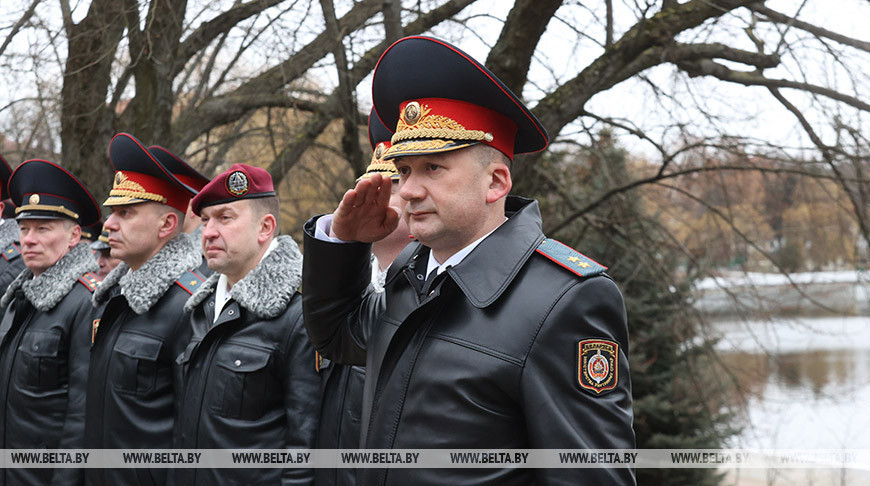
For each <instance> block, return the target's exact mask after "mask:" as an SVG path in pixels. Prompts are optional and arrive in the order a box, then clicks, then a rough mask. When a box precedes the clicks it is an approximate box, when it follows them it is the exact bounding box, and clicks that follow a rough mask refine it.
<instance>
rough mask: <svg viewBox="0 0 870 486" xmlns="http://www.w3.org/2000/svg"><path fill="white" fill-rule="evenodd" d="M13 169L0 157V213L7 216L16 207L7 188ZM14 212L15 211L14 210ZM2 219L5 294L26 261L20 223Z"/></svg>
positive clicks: (0, 261) (0, 274)
mask: <svg viewBox="0 0 870 486" xmlns="http://www.w3.org/2000/svg"><path fill="white" fill-rule="evenodd" d="M11 176H12V169H11V168H10V167H9V164H8V163H6V159H4V158H3V156H2V155H0V199H2V200H0V213H3V214H6V213H7V210H8V209H10V208H12V206H15V204H14V203H13V202H12V200H11V199H8V198H9V192H8V191H7V190H6V186H7V184H8V183H9V177H11ZM13 211H14V209H13ZM5 218H6V217H5V216H4V217H3V218H0V256H2V257H3V258H0V292H5V291H6V287H8V286H9V284H10V283H12V280H14V279H15V277H17V276H18V274H20V273H21V271H22V270H24V260H22V259H21V248H20V247H19V246H18V235H19V232H18V223H16V222H15V221H12V220H9V219H5Z"/></svg>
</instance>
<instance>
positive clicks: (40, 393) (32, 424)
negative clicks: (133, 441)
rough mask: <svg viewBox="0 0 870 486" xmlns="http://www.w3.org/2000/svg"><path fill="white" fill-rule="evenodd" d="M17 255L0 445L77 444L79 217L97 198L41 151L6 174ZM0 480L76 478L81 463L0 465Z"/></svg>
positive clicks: (86, 308) (83, 267)
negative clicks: (63, 465)
mask: <svg viewBox="0 0 870 486" xmlns="http://www.w3.org/2000/svg"><path fill="white" fill-rule="evenodd" d="M9 192H10V193H11V194H12V199H13V200H14V202H15V204H16V205H17V206H18V207H17V209H16V212H17V213H18V217H17V220H18V224H19V226H20V232H21V253H22V260H23V261H24V264H25V265H26V266H27V268H26V269H25V270H23V271H22V272H21V274H19V275H18V277H17V278H16V279H15V280H14V281H12V283H11V284H10V285H9V288H8V289H7V290H6V293H5V294H4V295H3V297H2V299H0V306H2V307H3V309H5V310H6V313H5V315H4V316H3V321H2V323H0V433H2V448H3V449H67V448H70V449H79V448H81V447H82V442H83V441H82V439H83V433H84V422H85V389H86V380H87V376H88V355H89V353H90V347H91V324H92V322H93V320H94V319H95V318H96V317H98V316H97V311H96V309H94V308H93V307H92V306H91V303H90V298H91V293H92V292H93V291H94V288H95V286H96V284H97V282H98V281H99V276H97V274H96V273H94V271H95V270H97V264H96V262H95V261H94V258H93V256H92V255H91V250H90V248H88V245H87V243H85V242H81V241H80V240H81V233H82V225H89V224H92V223H93V222H95V221H99V220H100V207H99V205H97V203H96V201H94V197H93V196H92V195H91V192H90V191H89V190H88V189H87V188H86V187H85V186H84V184H82V183H81V182H80V181H79V180H78V179H77V178H76V177H75V176H73V175H72V174H70V173H69V172H67V171H66V170H65V169H63V168H61V167H60V166H58V165H55V164H53V163H51V162H48V161H45V160H28V161H26V162H24V163H22V164H21V165H20V166H18V168H17V169H16V170H15V173H14V174H12V178H11V179H10V181H9ZM2 478H3V484H9V485H14V484H32V485H35V484H53V485H54V484H81V483H82V481H83V479H84V478H83V475H82V470H81V469H12V468H10V469H2Z"/></svg>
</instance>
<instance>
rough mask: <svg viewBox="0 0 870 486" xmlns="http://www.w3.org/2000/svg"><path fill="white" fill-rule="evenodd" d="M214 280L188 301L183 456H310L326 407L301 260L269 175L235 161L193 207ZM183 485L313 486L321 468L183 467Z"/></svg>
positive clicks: (179, 436) (177, 473)
mask: <svg viewBox="0 0 870 486" xmlns="http://www.w3.org/2000/svg"><path fill="white" fill-rule="evenodd" d="M191 208H192V210H193V212H194V213H195V214H197V215H198V216H200V217H202V247H203V249H204V250H205V256H206V260H207V263H208V266H209V268H211V269H212V270H213V271H214V272H215V273H213V274H212V275H211V276H210V277H209V278H208V279H207V280H206V281H205V282H204V283H203V284H202V286H201V287H200V288H199V289H198V290H197V291H196V292H195V293H194V294H193V295H192V296H191V297H190V299H188V301H187V303H186V304H185V310H186V311H188V312H190V326H191V329H192V333H193V338H192V340H191V342H190V344H189V345H188V347H187V349H185V351H184V354H183V355H182V357H181V359H180V362H181V364H182V366H183V368H184V383H183V389H184V393H183V394H182V395H181V397H180V404H179V410H180V415H179V418H178V423H177V425H176V441H175V447H176V448H179V449H294V448H303V449H310V448H313V447H314V445H315V438H316V433H317V424H318V413H319V410H320V377H319V376H318V373H317V371H318V370H317V369H316V367H315V363H316V355H315V352H314V348H312V347H311V344H310V343H309V341H308V336H307V335H306V333H305V327H304V325H303V323H302V297H301V296H300V294H299V286H300V284H301V283H302V255H301V253H300V252H299V249H298V247H297V246H296V242H294V241H293V239H292V238H291V237H290V236H278V215H279V213H280V211H279V204H278V197H277V196H276V195H275V189H274V187H273V185H272V177H271V176H270V175H269V173H268V172H266V171H265V170H263V169H260V168H257V167H252V166H249V165H245V164H235V165H233V166H232V167H230V168H229V170H227V171H226V172H224V173H223V174H220V175H218V176H217V177H215V178H214V179H213V180H212V181H211V182H209V183H208V184H207V185H206V186H205V187H203V189H202V191H200V192H199V194H197V195H196V197H194V198H193V200H192V201H191ZM173 476H174V478H175V484H186V485H194V484H202V485H213V484H264V483H267V484H277V483H279V482H281V483H282V484H283V483H292V484H308V483H312V482H313V480H314V471H313V469H303V468H286V469H280V468H270V469H175V470H173Z"/></svg>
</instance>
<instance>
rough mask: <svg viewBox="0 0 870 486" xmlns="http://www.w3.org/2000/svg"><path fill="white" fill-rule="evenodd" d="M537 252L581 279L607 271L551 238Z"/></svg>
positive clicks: (540, 245) (546, 239) (542, 243)
mask: <svg viewBox="0 0 870 486" xmlns="http://www.w3.org/2000/svg"><path fill="white" fill-rule="evenodd" d="M535 251H537V252H538V253H540V254H541V255H543V256H545V257H547V258H548V259H550V260H551V261H553V262H554V263H556V264H558V265H559V266H561V267H563V268H565V269H568V270H570V271H571V272H573V273H575V274H577V275H579V276H581V277H594V276H595V275H600V274H602V273H604V271H605V270H607V267H605V266H603V265H601V264H600V263H598V262H596V261H595V260H593V259H591V258H589V257H587V256H586V255H584V254H582V253H580V252H578V251H577V250H575V249H573V248H571V247H570V246H568V245H565V244H563V243H560V242H558V241H556V240H554V239H551V238H545V239H544V241H542V242H541V244H539V245H538V248H537V249H536V250H535Z"/></svg>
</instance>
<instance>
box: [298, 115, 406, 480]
mask: <svg viewBox="0 0 870 486" xmlns="http://www.w3.org/2000/svg"><path fill="white" fill-rule="evenodd" d="M368 128H369V143H370V144H371V146H372V160H371V162H370V163H369V166H368V167H367V168H366V171H365V173H364V174H363V175H361V176H360V177H359V178H358V179H357V180H358V181H359V180H362V179H365V178H368V177H371V175H372V174H374V173H375V172H379V173H381V174H383V175H384V176H385V177H390V178H392V179H398V177H399V174H398V172H396V166H395V165H393V163H392V162H389V161H385V160H383V156H384V152H385V151H386V149H388V148H389V147H390V138H391V137H392V135H393V132H392V131H390V129H389V128H387V127H386V126H385V125H384V124H383V123H382V122H381V121H380V119H379V118H378V116H377V114H375V112H374V109H372V112H371V113H370V114H369V123H368ZM373 265H375V263H373ZM373 271H374V272H375V273H373V274H372V285H374V286H375V287H376V288H378V289H379V290H383V282H377V281H376V280H378V277H381V278H383V274H381V273H380V271H379V269H377V268H373ZM327 361H328V360H327ZM323 377H324V381H323V383H324V387H323V403H322V405H321V413H320V432H318V437H317V447H318V448H319V449H357V448H359V439H360V417H361V415H362V398H363V386H364V385H365V380H366V369H365V367H364V366H351V365H342V364H338V363H328V365H327V366H325V368H324V370H323ZM315 474H316V479H317V484H318V486H320V485H340V486H353V484H355V476H356V469H354V468H350V467H345V468H319V469H317V470H316V472H315Z"/></svg>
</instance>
